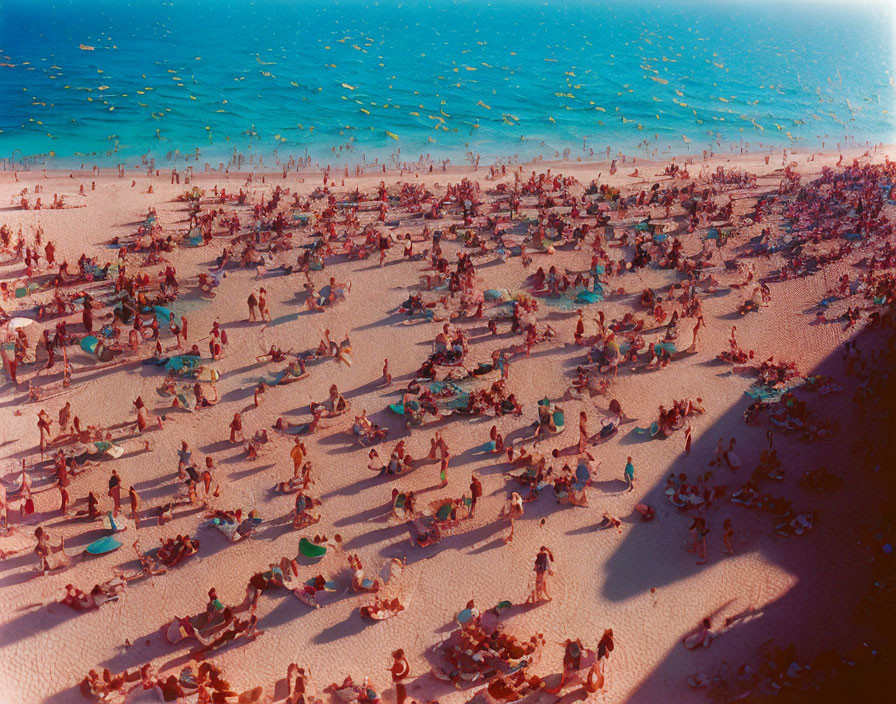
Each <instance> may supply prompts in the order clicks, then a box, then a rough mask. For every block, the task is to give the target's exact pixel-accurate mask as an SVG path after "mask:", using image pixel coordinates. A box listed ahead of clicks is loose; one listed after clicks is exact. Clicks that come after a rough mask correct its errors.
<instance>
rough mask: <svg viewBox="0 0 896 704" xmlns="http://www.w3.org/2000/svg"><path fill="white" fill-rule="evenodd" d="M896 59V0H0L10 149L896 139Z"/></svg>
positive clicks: (584, 152)
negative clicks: (864, 0)
mask: <svg viewBox="0 0 896 704" xmlns="http://www.w3.org/2000/svg"><path fill="white" fill-rule="evenodd" d="M894 54H896V39H894V9H893V7H892V4H891V3H889V2H868V3H847V2H839V3H837V2H829V3H810V2H808V1H803V2H783V1H782V2H774V3H772V2H762V1H760V2H752V3H736V2H726V1H724V0H722V1H714V2H708V1H707V2H698V1H696V0H695V1H686V2H677V3H673V2H671V1H670V2H654V3H647V2H639V1H637V0H635V1H629V2H626V1H623V0H620V1H619V2H603V1H599V0H595V1H592V2H587V1H585V0H582V1H580V2H554V1H550V2H535V1H532V0H529V1H526V0H524V1H522V2H512V1H511V0H493V1H491V2H485V1H482V0H480V1H478V2H476V1H472V0H455V1H453V2H449V1H444V0H443V1H440V0H430V1H429V2H422V1H421V2H417V1H412V0H406V1H404V2H398V1H388V0H380V1H379V2H367V3H363V2H358V1H357V0H332V1H330V0H324V1H321V2H309V1H306V0H292V1H288V0H255V1H254V2H246V1H244V0H243V1H236V0H218V1H216V2H212V1H211V0H173V1H170V2H161V1H151V0H146V1H143V2H140V1H131V2H125V1H123V0H77V1H76V0H55V1H54V2H50V1H48V0H0V64H2V65H0V158H4V159H13V160H22V159H26V158H29V157H31V158H33V161H35V162H41V161H44V162H47V161H49V162H50V163H54V162H55V163H56V164H59V165H68V164H77V163H81V162H86V163H90V164H92V163H100V164H114V163H126V164H133V163H138V162H139V160H140V158H141V156H142V155H148V156H150V157H152V158H154V159H155V160H156V163H157V164H164V163H167V162H169V161H171V160H172V159H176V158H178V157H179V155H180V157H182V156H183V155H184V154H191V155H192V154H194V153H195V150H196V149H199V150H200V162H201V161H208V162H211V163H212V165H213V166H216V165H217V164H218V163H219V162H221V161H224V162H226V161H227V160H228V159H229V158H230V157H231V156H232V154H233V153H234V151H235V150H239V151H240V152H242V153H246V154H252V155H254V156H255V157H256V158H257V157H263V158H264V160H265V161H264V163H265V164H271V163H272V162H273V161H276V160H277V159H278V158H279V159H280V160H283V159H285V158H286V157H287V156H289V155H292V156H305V155H308V156H310V157H312V158H313V159H314V160H315V161H320V162H327V163H336V162H350V163H357V162H360V161H362V160H366V161H372V160H373V159H376V158H379V159H380V160H389V159H395V158H400V159H402V160H408V161H410V160H414V159H416V158H417V157H418V156H419V155H424V154H428V155H431V156H432V158H433V159H440V158H451V159H452V161H453V162H455V163H457V162H458V161H463V160H464V158H465V155H467V154H469V153H478V154H481V155H482V158H483V160H484V162H487V161H489V160H491V159H493V158H495V157H506V156H510V155H517V156H519V157H520V158H527V157H532V156H535V155H541V156H544V157H546V158H553V157H555V156H557V155H558V154H559V155H562V154H563V151H564V150H567V149H568V150H569V152H568V154H569V156H570V157H571V158H577V157H583V158H592V157H593V158H597V157H598V156H602V157H605V156H606V151H605V150H606V148H607V147H608V146H609V147H611V148H612V150H613V151H614V152H615V151H616V150H620V149H621V150H625V151H626V152H627V153H640V154H648V153H652V152H653V151H654V150H657V151H658V152H659V153H661V154H662V153H669V152H672V153H681V152H685V151H699V150H700V149H702V148H706V147H707V146H709V145H713V146H714V147H715V148H719V147H728V148H732V147H733V148H737V147H738V146H742V145H743V144H745V143H749V145H750V148H755V147H756V146H757V145H759V144H764V145H792V146H797V147H806V146H821V144H822V143H824V144H825V145H826V146H832V145H835V144H836V143H845V142H847V141H853V142H864V141H866V140H870V141H886V142H889V143H892V142H893V141H894V135H896V99H894V98H896V91H894V78H893V77H894V76H896V68H894V66H893V62H894ZM592 150H593V151H592Z"/></svg>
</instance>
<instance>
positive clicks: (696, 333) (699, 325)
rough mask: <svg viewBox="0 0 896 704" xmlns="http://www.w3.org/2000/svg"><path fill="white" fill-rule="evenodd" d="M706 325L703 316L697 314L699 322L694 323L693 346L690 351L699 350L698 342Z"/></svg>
mask: <svg viewBox="0 0 896 704" xmlns="http://www.w3.org/2000/svg"><path fill="white" fill-rule="evenodd" d="M705 327H706V323H705V322H703V316H702V315H700V316H697V322H696V323H694V330H693V339H692V340H691V346H690V347H689V348H688V350H687V351H688V352H697V351H698V350H697V342H698V341H699V333H700V330H701V329H702V328H705Z"/></svg>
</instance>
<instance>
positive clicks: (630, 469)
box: [625, 457, 635, 491]
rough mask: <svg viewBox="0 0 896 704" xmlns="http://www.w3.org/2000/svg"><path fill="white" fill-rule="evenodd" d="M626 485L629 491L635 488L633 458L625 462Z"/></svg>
mask: <svg viewBox="0 0 896 704" xmlns="http://www.w3.org/2000/svg"><path fill="white" fill-rule="evenodd" d="M625 483H626V484H627V485H628V491H632V490H633V489H634V488H635V465H633V464H632V458H631V457H628V458H627V459H626V461H625Z"/></svg>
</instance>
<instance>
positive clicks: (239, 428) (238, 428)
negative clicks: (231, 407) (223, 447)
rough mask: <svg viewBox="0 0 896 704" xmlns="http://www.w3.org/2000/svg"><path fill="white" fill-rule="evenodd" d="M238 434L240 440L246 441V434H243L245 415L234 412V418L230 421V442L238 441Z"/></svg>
mask: <svg viewBox="0 0 896 704" xmlns="http://www.w3.org/2000/svg"><path fill="white" fill-rule="evenodd" d="M237 436H239V439H240V441H242V442H245V441H246V436H245V435H243V417H242V416H241V415H240V414H239V413H234V414H233V420H232V421H230V443H231V444H233V443H235V442H237Z"/></svg>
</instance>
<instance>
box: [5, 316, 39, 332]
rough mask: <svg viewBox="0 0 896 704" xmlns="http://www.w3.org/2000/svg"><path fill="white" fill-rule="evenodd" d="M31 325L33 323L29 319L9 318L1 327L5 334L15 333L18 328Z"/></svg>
mask: <svg viewBox="0 0 896 704" xmlns="http://www.w3.org/2000/svg"><path fill="white" fill-rule="evenodd" d="M32 323H34V321H33V320H32V319H31V318H10V319H9V320H7V321H5V322H4V323H3V324H2V327H3V329H4V330H6V331H7V332H15V331H16V330H18V329H19V328H26V327H28V326H29V325H31V324H32Z"/></svg>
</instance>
